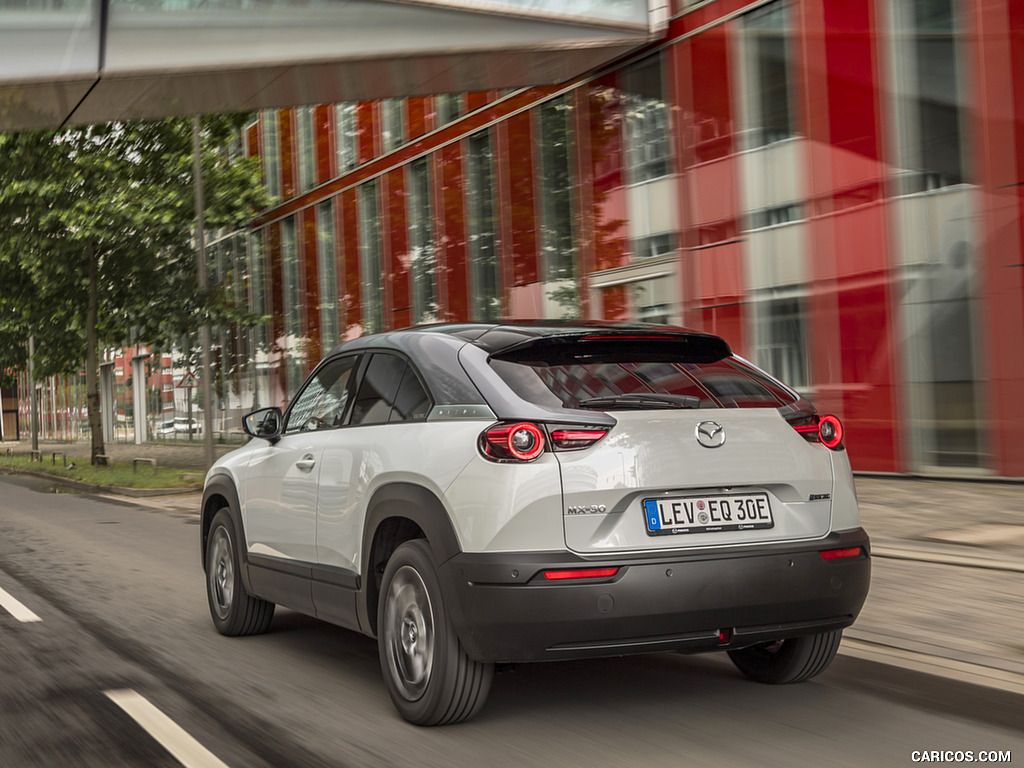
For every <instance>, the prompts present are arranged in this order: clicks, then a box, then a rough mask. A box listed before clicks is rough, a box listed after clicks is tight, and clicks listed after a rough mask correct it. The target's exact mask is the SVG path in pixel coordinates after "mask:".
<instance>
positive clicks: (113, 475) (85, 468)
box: [0, 453, 202, 488]
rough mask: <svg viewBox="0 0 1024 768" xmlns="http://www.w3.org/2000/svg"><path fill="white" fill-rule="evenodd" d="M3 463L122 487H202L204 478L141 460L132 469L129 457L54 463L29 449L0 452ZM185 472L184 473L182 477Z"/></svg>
mask: <svg viewBox="0 0 1024 768" xmlns="http://www.w3.org/2000/svg"><path fill="white" fill-rule="evenodd" d="M0 467H10V468H11V469H30V470H33V471H35V472H45V473H46V474H49V475H55V476H56V477H67V478H71V479H73V480H81V481H82V482H85V483H91V484H92V485H112V486H117V487H119V488H190V487H195V488H199V487H201V486H202V481H201V480H197V479H196V476H197V475H201V474H202V473H198V472H196V471H195V470H188V469H170V468H168V467H159V466H158V467H157V468H156V472H154V471H153V468H152V467H151V466H150V465H149V464H139V465H138V468H137V469H136V470H135V471H133V470H132V463H131V462H130V461H123V462H118V463H115V464H114V466H112V467H102V466H101V467H94V466H92V465H91V464H89V461H88V459H76V458H70V459H68V466H66V467H65V466H64V462H63V461H62V460H61V459H57V463H56V464H54V463H53V462H52V459H51V457H50V456H49V455H47V454H46V453H44V454H43V460H42V461H32V460H31V458H30V456H29V454H27V453H13V454H11V455H10V456H2V455H0ZM183 476H184V477H183Z"/></svg>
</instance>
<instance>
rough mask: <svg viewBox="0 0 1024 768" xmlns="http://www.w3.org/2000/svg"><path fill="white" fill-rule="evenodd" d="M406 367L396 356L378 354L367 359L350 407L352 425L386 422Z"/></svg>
mask: <svg viewBox="0 0 1024 768" xmlns="http://www.w3.org/2000/svg"><path fill="white" fill-rule="evenodd" d="M406 367H407V363H406V362H405V360H403V359H402V358H400V357H398V356H397V355H386V354H380V353H378V354H375V355H373V356H372V357H371V358H370V363H369V365H367V366H366V373H365V374H363V378H362V380H361V381H360V382H359V394H358V395H356V400H355V403H354V404H353V406H352V421H351V423H352V425H353V426H356V425H360V424H386V423H387V422H388V420H389V419H390V418H391V409H392V408H393V407H394V404H395V398H396V396H397V395H398V388H399V385H400V384H401V383H402V375H403V374H404V373H405V369H406Z"/></svg>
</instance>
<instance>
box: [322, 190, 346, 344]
mask: <svg viewBox="0 0 1024 768" xmlns="http://www.w3.org/2000/svg"><path fill="white" fill-rule="evenodd" d="M316 239H317V243H316V245H317V248H316V252H317V276H318V277H319V285H320V308H319V309H320V349H321V350H322V351H323V353H324V354H327V352H329V351H330V350H331V349H332V348H334V347H335V346H336V345H337V344H338V342H339V340H340V338H339V334H338V257H337V253H336V252H335V248H334V202H333V200H328V201H326V202H323V203H320V205H318V206H317V207H316Z"/></svg>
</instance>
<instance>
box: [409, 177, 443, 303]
mask: <svg viewBox="0 0 1024 768" xmlns="http://www.w3.org/2000/svg"><path fill="white" fill-rule="evenodd" d="M408 193H409V194H408V204H409V210H408V222H409V273H410V276H411V279H412V291H411V293H412V297H411V298H412V321H413V322H414V323H429V322H432V321H434V320H437V318H438V306H437V273H436V268H437V257H436V253H435V249H434V214H433V209H432V207H431V195H430V164H429V160H428V159H427V158H425V157H424V158H420V159H419V160H416V161H414V162H413V163H410V165H409V181H408Z"/></svg>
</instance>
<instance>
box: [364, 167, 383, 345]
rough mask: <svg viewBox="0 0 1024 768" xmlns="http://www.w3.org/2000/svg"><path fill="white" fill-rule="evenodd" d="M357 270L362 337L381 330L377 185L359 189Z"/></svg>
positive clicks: (366, 185)
mask: <svg viewBox="0 0 1024 768" xmlns="http://www.w3.org/2000/svg"><path fill="white" fill-rule="evenodd" d="M358 206H359V268H360V273H361V280H360V282H361V287H362V300H363V333H379V332H380V331H382V330H384V280H383V278H382V272H381V263H380V250H381V244H380V210H379V208H378V205H377V182H376V180H374V181H368V182H366V183H365V184H363V185H362V186H361V187H360V188H359V203H358Z"/></svg>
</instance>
